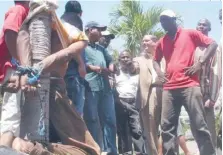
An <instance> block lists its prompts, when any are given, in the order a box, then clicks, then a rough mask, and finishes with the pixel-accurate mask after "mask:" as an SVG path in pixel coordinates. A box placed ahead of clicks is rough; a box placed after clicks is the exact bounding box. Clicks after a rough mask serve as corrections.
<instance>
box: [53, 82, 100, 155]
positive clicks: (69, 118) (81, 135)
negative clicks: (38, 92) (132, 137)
mask: <svg viewBox="0 0 223 155" xmlns="http://www.w3.org/2000/svg"><path fill="white" fill-rule="evenodd" d="M50 93H51V94H50V99H51V100H50V120H51V122H52V124H53V126H54V128H55V130H56V132H57V134H58V136H59V138H60V139H61V141H62V144H65V145H71V146H75V147H77V148H80V149H82V150H85V151H86V152H88V153H89V154H90V155H100V148H99V146H98V145H97V143H96V142H95V141H94V139H93V138H92V136H91V134H90V132H89V131H88V129H87V126H86V124H85V122H84V120H83V119H82V118H81V116H80V115H79V114H78V113H77V112H76V110H75V108H74V106H73V104H72V102H71V101H70V99H69V98H68V97H67V95H66V91H65V84H64V81H63V80H61V81H58V80H55V81H52V84H51V90H50Z"/></svg>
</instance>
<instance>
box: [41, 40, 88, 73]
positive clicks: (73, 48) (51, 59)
mask: <svg viewBox="0 0 223 155" xmlns="http://www.w3.org/2000/svg"><path fill="white" fill-rule="evenodd" d="M86 46H87V41H78V42H76V43H73V44H71V45H70V46H69V47H67V48H65V49H62V50H60V51H58V52H56V53H54V54H52V55H50V56H48V57H46V58H45V59H44V60H42V61H41V62H40V63H39V65H40V66H41V68H42V71H43V72H51V71H53V70H56V69H57V67H58V66H60V65H64V64H66V63H68V62H69V61H70V60H71V59H73V58H74V59H78V61H81V60H79V58H77V57H80V54H81V52H82V51H83V49H84V48H85V47H86ZM79 63H80V62H79Z"/></svg>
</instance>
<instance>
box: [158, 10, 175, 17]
mask: <svg viewBox="0 0 223 155" xmlns="http://www.w3.org/2000/svg"><path fill="white" fill-rule="evenodd" d="M161 16H167V17H170V18H176V14H175V13H174V12H173V11H172V10H164V11H163V12H162V13H161V14H160V17H161Z"/></svg>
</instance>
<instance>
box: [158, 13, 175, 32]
mask: <svg viewBox="0 0 223 155" xmlns="http://www.w3.org/2000/svg"><path fill="white" fill-rule="evenodd" d="M160 23H161V26H162V28H163V29H164V30H165V31H167V32H169V31H170V30H171V29H173V27H174V26H175V20H174V19H173V18H170V17H168V16H161V17H160Z"/></svg>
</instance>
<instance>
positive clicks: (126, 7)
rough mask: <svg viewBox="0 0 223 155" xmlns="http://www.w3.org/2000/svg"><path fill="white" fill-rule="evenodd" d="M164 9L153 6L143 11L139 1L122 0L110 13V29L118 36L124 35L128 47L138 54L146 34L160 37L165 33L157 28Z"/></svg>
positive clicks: (133, 53) (134, 54) (134, 53)
mask: <svg viewBox="0 0 223 155" xmlns="http://www.w3.org/2000/svg"><path fill="white" fill-rule="evenodd" d="M162 10H163V9H162V7H152V8H150V9H149V10H148V11H143V7H142V6H141V4H140V2H139V1H134V0H128V1H126V0H122V1H121V2H120V4H119V6H118V7H116V8H115V9H114V10H113V12H112V13H110V16H111V17H112V19H111V22H110V26H109V30H110V31H111V32H112V33H114V34H115V35H116V36H120V37H123V38H124V40H125V41H126V42H125V46H126V48H128V49H130V50H131V52H132V55H133V56H136V55H137V54H138V53H139V50H140V44H141V40H142V38H143V36H144V35H146V34H154V35H156V36H157V37H158V38H159V37H161V36H162V35H163V34H164V32H163V31H162V30H161V29H159V28H157V24H158V23H159V15H160V13H161V12H162Z"/></svg>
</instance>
